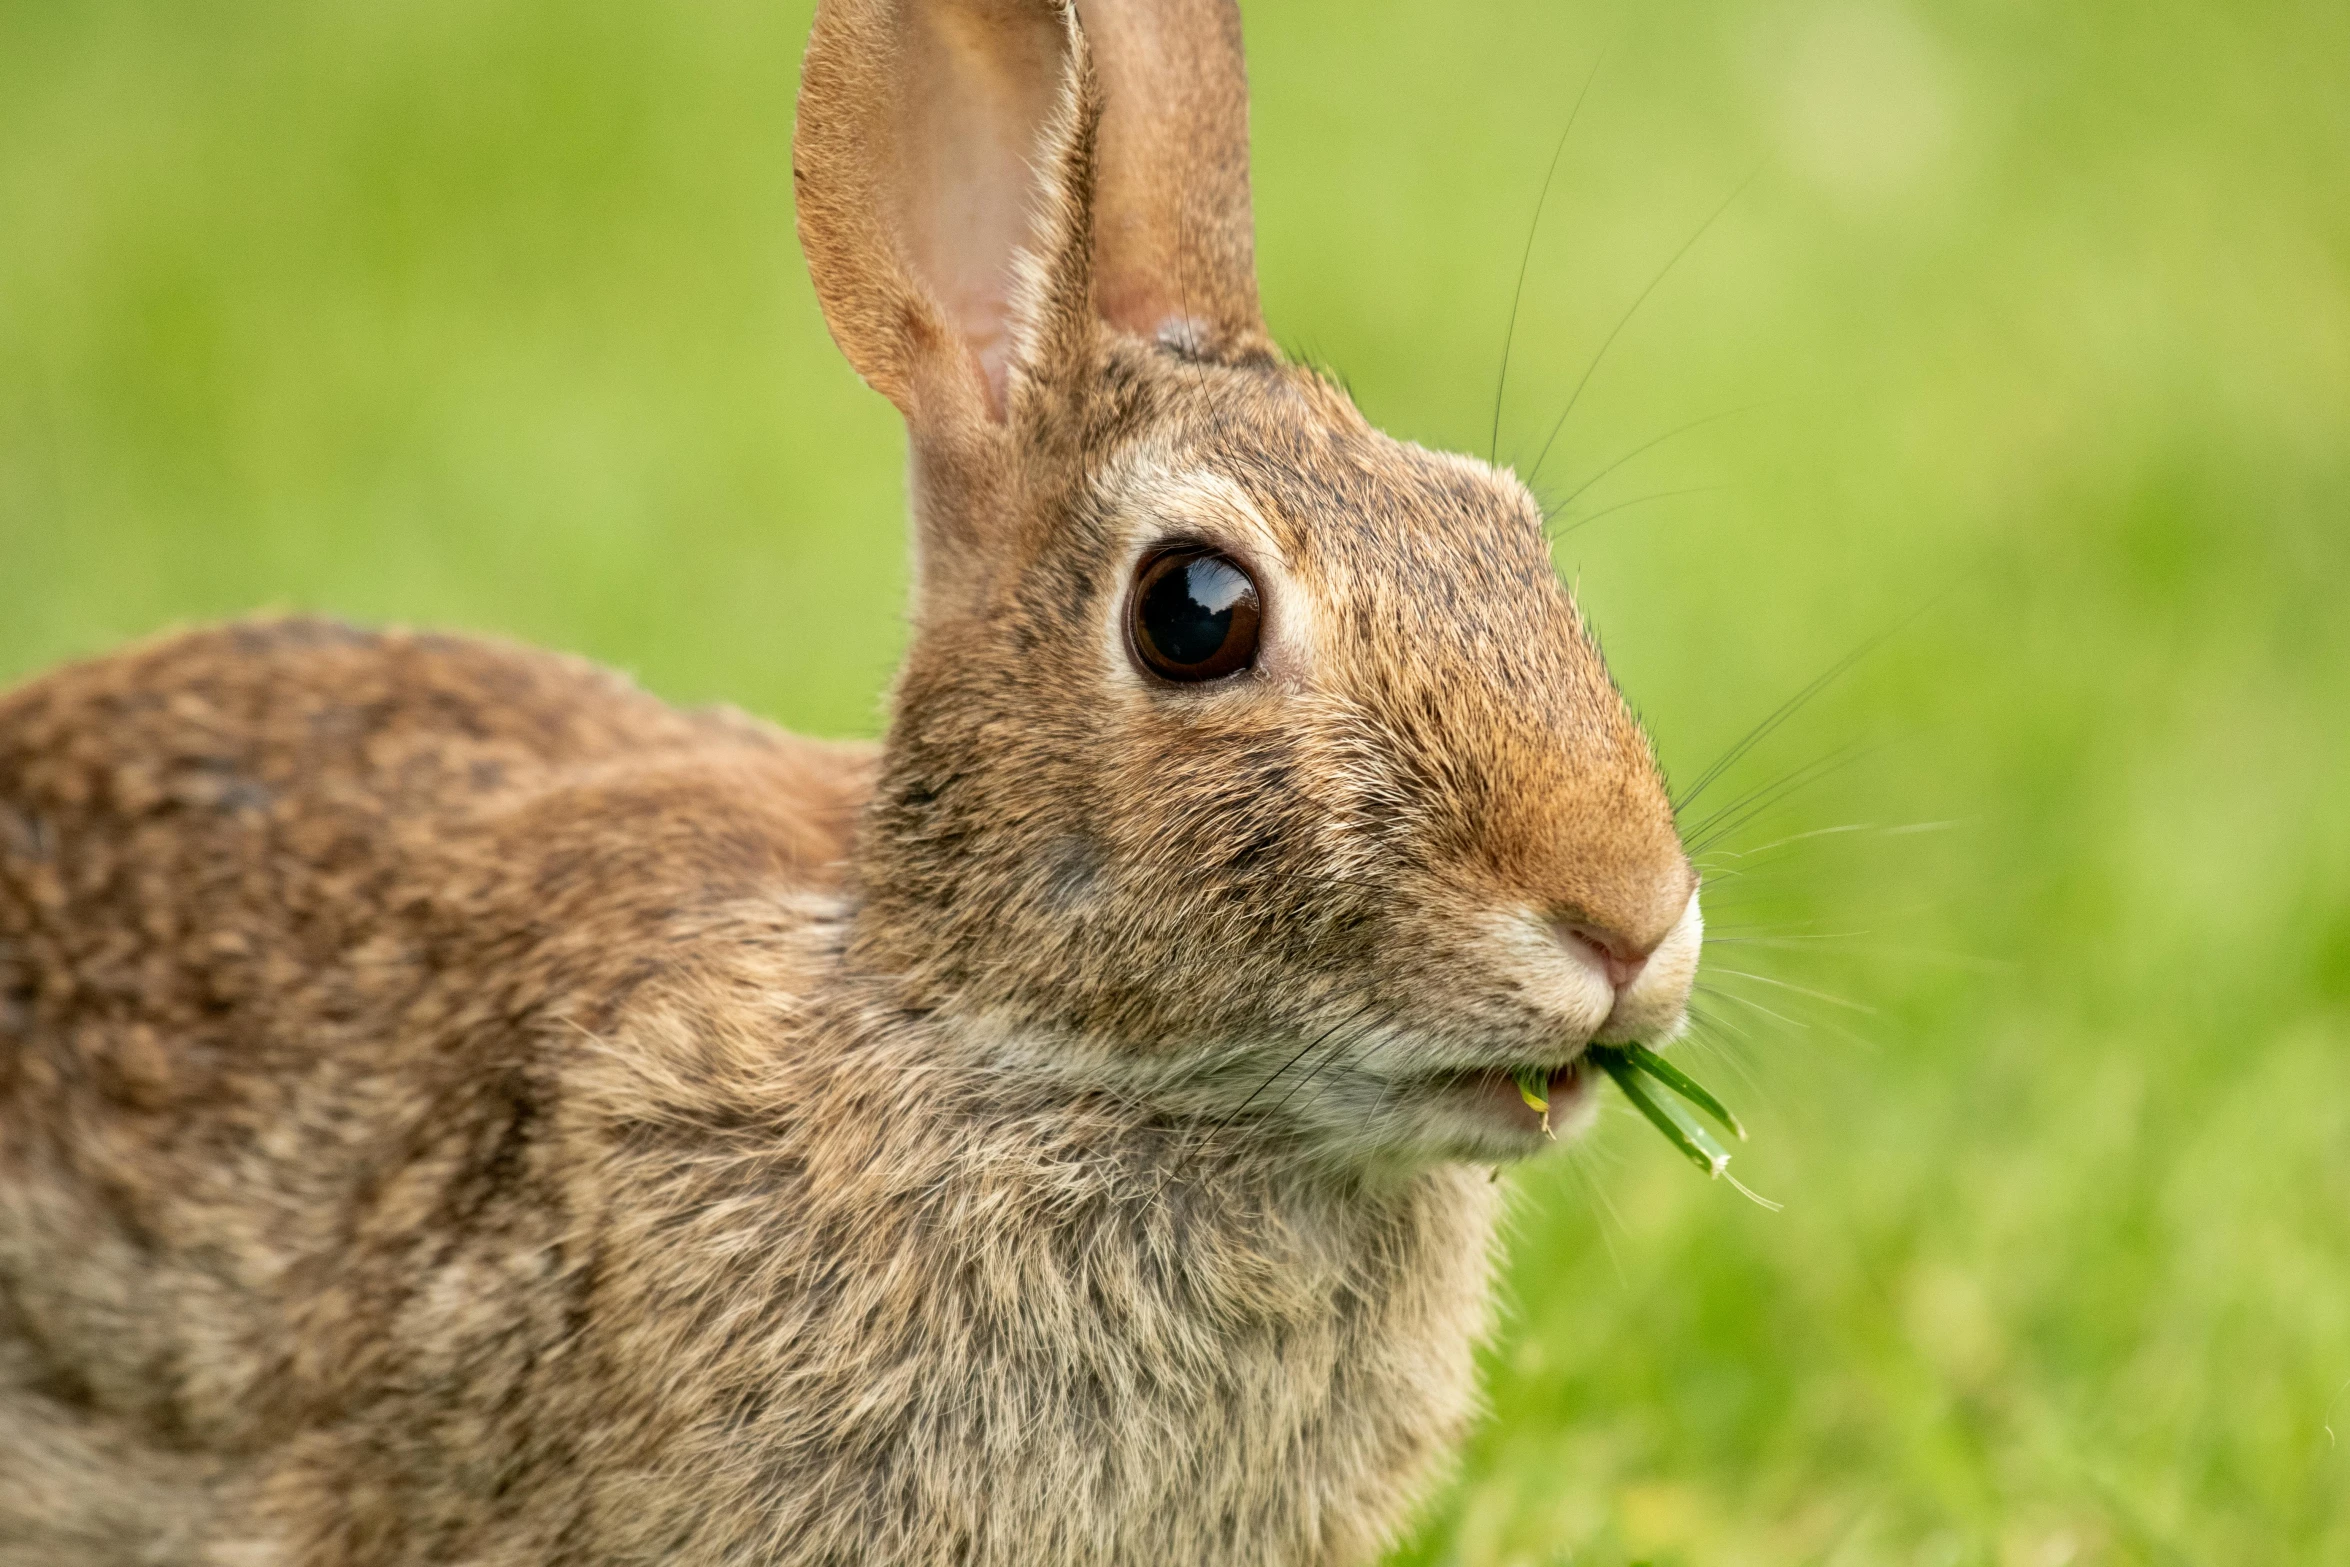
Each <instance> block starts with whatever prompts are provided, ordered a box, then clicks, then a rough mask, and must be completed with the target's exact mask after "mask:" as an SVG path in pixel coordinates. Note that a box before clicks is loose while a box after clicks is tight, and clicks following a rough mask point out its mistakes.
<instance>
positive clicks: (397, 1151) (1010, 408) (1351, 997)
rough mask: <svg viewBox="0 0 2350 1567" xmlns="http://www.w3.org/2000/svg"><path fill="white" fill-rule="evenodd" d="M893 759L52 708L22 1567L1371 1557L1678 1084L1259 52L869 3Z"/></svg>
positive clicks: (31, 1004) (1543, 599) (145, 653)
mask: <svg viewBox="0 0 2350 1567" xmlns="http://www.w3.org/2000/svg"><path fill="white" fill-rule="evenodd" d="M792 156H793V168H792V172H793V182H794V188H795V193H796V199H797V210H798V223H799V230H800V235H801V241H802V247H803V249H804V251H805V253H806V256H807V259H808V263H809V267H810V270H811V274H812V276H813V279H814V282H815V286H816V290H817V294H818V298H819V302H820V304H821V306H822V308H823V311H824V313H825V316H826V319H827V322H828V324H829V325H830V327H831V329H832V332H833V335H834V338H835V340H836V341H837V343H838V344H839V346H840V348H841V349H842V351H843V352H844V353H845V355H846V356H847V358H848V360H849V361H850V363H851V364H852V365H853V367H854V368H855V369H856V370H857V371H858V372H859V373H860V374H861V375H862V376H863V378H864V379H865V380H866V381H867V382H868V383H870V384H871V385H872V386H873V387H874V388H876V389H877V390H879V391H880V392H881V393H882V394H883V395H885V396H886V397H887V398H888V399H889V400H890V401H891V402H892V403H894V404H895V405H896V407H897V408H898V410H899V411H900V412H901V413H902V414H903V416H904V420H905V424H906V428H907V431H908V438H909V451H910V461H909V470H908V471H909V489H910V493H911V510H912V513H913V518H914V529H913V533H914V552H915V558H916V564H915V573H914V582H913V588H912V594H913V612H912V620H913V634H912V639H911V646H910V650H909V652H908V654H907V656H906V660H905V663H904V667H903V669H902V671H901V673H900V675H899V676H898V679H897V681H896V683H895V686H894V688H893V692H892V695H891V699H890V718H889V722H888V726H887V733H886V738H885V739H884V740H883V741H882V743H881V744H880V745H878V746H865V745H849V744H828V743H822V742H818V741H812V740H806V739H800V738H796V737H793V736H791V735H788V734H785V733H783V732H781V731H779V730H777V729H775V728H772V727H770V726H768V725H766V724H764V723H762V722H759V721H756V720H753V719H751V718H748V717H745V716H742V715H740V714H738V713H735V712H732V711H726V710H712V711H695V712H687V711H680V710H677V709H674V708H672V707H670V706H667V705H665V704H664V703H662V702H660V701H658V700H656V699H655V698H653V697H651V696H649V695H646V694H644V693H642V692H640V691H639V690H637V689H635V688H634V687H633V686H631V685H630V684H629V683H628V682H626V681H625V680H624V679H622V678H621V677H619V676H617V675H614V674H610V673H606V672H603V671H601V670H599V669H597V668H594V667H592V666H590V665H588V664H586V663H583V662H579V661H576V660H573V659H570V658H567V657H558V656H555V655H551V654H547V653H542V652H536V651H531V650H527V649H524V648H520V647H515V646H508V645H503V644H500V643H496V642H492V641H486V640H473V639H466V638H461V637H454V636H445V635H437V634H429V633H422V632H412V631H403V630H397V629H388V630H365V629H355V628H352V627H349V626H345V625H341V624H338V623H333V622H328V621H323V620H313V619H301V618H293V619H273V620H260V621H252V622H247V623H240V624H231V625H226V626H221V627H215V628H210V629H200V630H196V631H192V632H186V633H182V634H178V635H175V636H172V637H169V638H166V639H163V640H158V641H155V642H152V643H148V644H145V645H140V646H134V647H131V648H129V649H126V650H123V651H119V652H116V653H114V654H113V655H111V656H107V657H103V658H99V659H97V660H95V661H93V662H88V663H84V664H80V665H76V666H71V667H67V668H63V669H60V670H57V671H54V672H52V673H50V674H48V675H46V676H44V677H41V678H37V679H34V680H32V681H31V682H29V683H27V684H25V685H22V686H20V687H18V688H16V689H15V690H14V691H12V692H10V693H9V694H7V695H6V696H5V697H0V1564H6V1567H31V1564H36V1563H37V1564H40V1567H97V1564H106V1567H116V1564H134V1563H135V1564H148V1567H167V1564H168V1567H177V1564H183V1563H185V1564H201V1567H421V1564H425V1563H456V1564H465V1567H525V1564H528V1567H569V1564H596V1567H604V1564H613V1567H618V1564H653V1563H661V1564H668V1567H716V1564H750V1563H758V1564H774V1567H818V1564H832V1567H845V1564H852V1563H855V1564H883V1567H948V1564H955V1567H1009V1564H1021V1567H1076V1564H1081V1563H1082V1564H1088V1567H1099V1564H1151V1567H1206V1564H1210V1563H1216V1564H1252V1567H1254V1564H1272V1567H1308V1564H1311V1567H1337V1564H1347V1563H1362V1562H1366V1561H1369V1560H1371V1559H1372V1558H1373V1557H1374V1556H1375V1555H1376V1553H1377V1552H1378V1551H1379V1550H1380V1549H1381V1548H1382V1547H1383V1546H1384V1545H1385V1544H1387V1543H1389V1542H1391V1541H1392V1540H1393V1539H1394V1538H1395V1537H1396V1535H1397V1532H1398V1531H1399V1529H1401V1528H1402V1527H1403V1526H1405V1525H1406V1524H1407V1523H1408V1522H1409V1518H1410V1514H1411V1509H1412V1507H1413V1505H1414V1502H1415V1499H1416V1498H1418V1497H1420V1496H1422V1495H1423V1494H1425V1491H1426V1488H1427V1487H1428V1485H1429V1484H1430V1483H1432V1481H1433V1480H1434V1479H1435V1478H1437V1477H1438V1476H1440V1475H1441V1473H1442V1472H1443V1467H1444V1464H1445V1462H1446V1460H1447V1455H1448V1453H1449V1452H1450V1450H1451V1449H1452V1447H1453V1446H1454V1445H1455V1444H1456V1442H1457V1440H1458V1438H1459V1437H1460V1436H1461V1434H1462V1432H1463V1429H1464V1426H1465V1424H1466V1422H1467V1421H1469V1420H1470V1419H1471V1418H1472V1416H1473V1414H1474V1411H1475V1407H1476V1400H1475V1387H1474V1378H1473V1367H1472V1354H1473V1350H1474V1348H1475V1346H1476V1344H1477V1342H1478V1341H1479V1339H1480V1336H1481V1335H1482V1334H1483V1333H1484V1332H1485V1331H1486V1329H1487V1326H1488V1323H1489V1317H1490V1304H1489V1295H1490V1276H1489V1275H1490V1268H1491V1261H1492V1253H1493V1250H1494V1241H1495V1231H1496V1223H1497V1218H1498V1214H1499V1208H1500V1204H1501V1202H1502V1200H1503V1191H1504V1189H1503V1188H1500V1187H1497V1186H1496V1185H1495V1184H1494V1183H1493V1180H1492V1174H1493V1171H1494V1169H1495V1168H1497V1167H1498V1166H1500V1165H1502V1164H1504V1163H1507V1162H1510V1161H1514V1160H1518V1159H1522V1158H1525V1157H1528V1156H1531V1155H1533V1154H1536V1153H1538V1152H1540V1151H1541V1150H1542V1149H1543V1148H1544V1147H1545V1146H1547V1145H1546V1143H1545V1141H1544V1128H1543V1127H1542V1125H1541V1124H1540V1122H1539V1121H1538V1118H1537V1117H1536V1116H1535V1114H1534V1113H1533V1112H1532V1111H1531V1110H1530V1109H1528V1108H1527V1107H1526V1106H1525V1105H1524V1104H1523V1103H1521V1102H1520V1099H1519V1096H1518V1093H1517V1091H1516V1090H1515V1089H1514V1088H1513V1086H1512V1075H1513V1073H1516V1072H1520V1071H1539V1072H1542V1073H1545V1074H1547V1075H1548V1078H1549V1086H1550V1090H1551V1095H1552V1099H1553V1103H1554V1109H1555V1111H1556V1112H1557V1114H1558V1116H1559V1118H1560V1119H1561V1120H1562V1121H1564V1120H1566V1119H1568V1118H1569V1117H1568V1112H1569V1110H1570V1108H1571V1107H1574V1106H1581V1107H1583V1108H1582V1111H1581V1113H1582V1114H1583V1115H1584V1116H1585V1117H1586V1118H1587V1117H1588V1114H1589V1109H1588V1106H1589V1101H1590V1097H1591V1087H1592V1082H1593V1080H1594V1079H1595V1078H1596V1076H1597V1074H1596V1073H1594V1072H1590V1071H1587V1070H1586V1068H1585V1066H1584V1062H1583V1057H1584V1052H1585V1051H1586V1049H1587V1047H1588V1046H1589V1045H1590V1044H1591V1043H1592V1042H1593V1041H1629V1040H1640V1041H1646V1042H1648V1043H1651V1044H1660V1045H1661V1044H1662V1043H1663V1042H1665V1041H1666V1040H1668V1039H1670V1038H1671V1037H1673V1036H1674V1034H1675V1033H1676V1032H1677V1031H1678V1030H1679V1028H1680V1027H1681V1022H1682V1018H1683V1012H1684V1006H1685V1003H1686V999H1687V996H1688V993H1689V988H1690V984H1691V979H1692V975H1693V972H1694V970H1695V967H1696V963H1697V959H1698V952H1699V946H1700V933H1701V931H1702V917H1701V914H1700V910H1699V898H1698V891H1697V884H1696V877H1695V874H1694V872H1693V871H1692V868H1691V865H1690V862H1689V858H1688V856H1687V855H1686V853H1685V852H1684V850H1683V847H1682V844H1681V842H1680V839H1679V837H1678V836H1677V833H1676V829H1675V826H1674V819H1673V813H1672V808H1671V805H1670V802H1669V799H1668V796H1667V793H1666V790H1665V787H1664V783H1663V780H1662V775H1661V772H1660V769H1659V766H1658V763H1657V760H1656V758H1655V755H1654V752H1653V749H1652V747H1651V744H1650V742H1649V740H1648V738H1647V737H1646V735H1645V733H1644V731H1643V730H1642V729H1641V727H1640V726H1639V724H1638V723H1637V722H1636V720H1635V719H1634V717H1633V715H1632V713H1631V711H1630V709H1629V707H1628V706H1627V704H1626V703H1625V701H1624V699H1623V698H1622V697H1621V696H1620V695H1619V693H1618V691H1617V688H1616V687H1615V685H1614V684H1613V683H1612V681H1611V679H1610V676H1609V674H1608V672H1607V669H1606V667H1605V665H1604V663H1603V662H1602V660H1601V657H1600V654H1599V651H1598V649H1597V647H1596V644H1595V642H1594V640H1593V638H1592V636H1591V635H1590V633H1589V631H1588V629H1587V627H1586V626H1585V624H1584V622H1583V620H1582V619H1581V616H1580V613H1579V611H1578V610H1577V608H1576V606H1575V604H1574V603H1573V602H1572V600H1571V598H1570V595H1569V594H1568V592H1567V591H1566V589H1565V588H1564V587H1563V586H1562V584H1561V582H1560V580H1559V578H1558V575H1557V574H1556V572H1555V571H1554V569H1553V566H1552V562H1551V560H1550V557H1549V552H1548V547H1547V544H1546V541H1545V537H1544V533H1543V521H1542V517H1541V513H1540V511H1539V509H1538V507H1537V505H1536V503H1535V501H1534V500H1533V499H1532V497H1531V496H1530V495H1529V493H1528V492H1527V490H1526V489H1525V487H1524V486H1523V485H1522V484H1521V483H1520V482H1519V481H1518V480H1517V479H1516V478H1515V477H1513V476H1512V475H1511V474H1509V473H1508V472H1506V471H1502V470H1500V469H1497V468H1494V467H1491V466H1488V465H1487V464H1484V463H1481V462H1477V461H1474V460H1471V459H1468V458H1464V457H1458V456H1450V455H1445V454H1441V453H1437V452H1433V451H1429V450H1426V449H1423V448H1421V447H1418V446H1415V445H1411V444H1409V443H1405V442H1401V441H1397V440H1394V439H1391V438H1389V437H1387V436H1384V435H1382V434H1380V433H1379V432H1377V431H1376V430H1374V429H1372V428H1371V427H1370V426H1369V425H1368V424H1367V423H1366V422H1365V421H1364V419H1363V418H1362V416H1361V415H1360V414H1359V413H1358V412H1357V411H1356V409H1355V408H1354V406H1353V404H1352V403H1351V401H1350V400H1349V399H1348V397H1347V396H1346V394H1345V393H1344V392H1343V391H1342V390H1340V389H1339V388H1338V387H1337V386H1335V385H1333V384H1332V383H1331V382H1330V381H1329V380H1327V379H1325V378H1324V377H1323V376H1322V375H1321V374H1319V373H1317V372H1315V371H1313V370H1311V369H1309V368H1305V367H1301V366H1299V365H1297V364H1295V363H1292V362H1289V361H1288V360H1286V359H1284V357H1283V356H1282V355H1281V354H1280V353H1279V352H1278V351H1277V350H1276V348H1275V346H1274V344H1273V343H1272V341H1271V339H1270V338H1269V337H1268V335H1267V332H1266V328H1265V326H1264V323H1263V321H1262V319H1261V317H1260V313H1259V309H1258V303H1257V291H1256V283H1255V278H1254V270H1253V268H1254V263H1253V255H1252V250H1253V238H1252V218H1251V214H1250V205H1249V189H1248V157H1247V94H1246V87H1245V81H1244V75H1243V66H1242V55H1241V45H1240V31H1239V18H1238V15H1237V12H1236V10H1235V9H1234V7H1233V5H1232V3H1231V0H1076V3H1075V4H1074V5H1071V4H1068V3H1066V0H824V3H823V4H821V5H820V6H819V7H818V9H817V14H816V18H815V24H814V31H813V37H812V40H811V43H810V46H809V50H808V54H807V59H806V64H805V69H804V72H803V78H802V87H801V94H800V99H799V108H798V120H797V134H796V138H795V142H794V150H793V155H792Z"/></svg>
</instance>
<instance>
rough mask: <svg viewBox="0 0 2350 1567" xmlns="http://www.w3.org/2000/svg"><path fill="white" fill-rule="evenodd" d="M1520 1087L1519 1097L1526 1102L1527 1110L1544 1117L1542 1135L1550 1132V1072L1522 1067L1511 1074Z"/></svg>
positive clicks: (1511, 1077)
mask: <svg viewBox="0 0 2350 1567" xmlns="http://www.w3.org/2000/svg"><path fill="white" fill-rule="evenodd" d="M1510 1079H1511V1081H1513V1082H1515V1083H1516V1084H1517V1085H1518V1097H1519V1098H1520V1099H1523V1100H1525V1101H1526V1108H1527V1109H1529V1110H1531V1111H1533V1112H1534V1113H1535V1114H1536V1115H1538V1116H1540V1117H1542V1135H1543V1136H1545V1137H1548V1136H1550V1135H1551V1131H1550V1072H1549V1070H1548V1069H1547V1068H1545V1067H1539V1066H1522V1067H1519V1068H1518V1069H1517V1070H1516V1071H1514V1072H1512V1073H1511V1074H1510Z"/></svg>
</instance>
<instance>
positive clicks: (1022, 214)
mask: <svg viewBox="0 0 2350 1567" xmlns="http://www.w3.org/2000/svg"><path fill="white" fill-rule="evenodd" d="M1077 47H1078V43H1077V39H1076V35H1075V33H1074V31H1073V28H1072V24H1071V22H1070V20H1069V18H1068V17H1067V16H1066V15H1064V14H1063V12H1062V11H1061V9H1060V8H1058V7H1056V6H1054V5H1052V4H1050V3H1048V0H894V3H893V0H824V3H823V4H822V5H820V6H819V7H818V9H817V15H816V26H815V31H814V34H813V36H812V37H811V39H810V41H809V46H808V58H807V63H806V66H805V67H804V69H803V71H802V74H801V89H800V108H799V121H798V133H797V139H796V142H795V145H794V148H793V176H794V183H795V186H796V188H797V194H798V199H799V221H800V237H801V243H802V245H803V246H804V248H805V249H806V251H807V253H808V270H809V273H810V276H811V277H812V278H813V280H814V282H815V284H816V292H817V295H818V297H819V299H820V300H821V301H822V303H823V306H824V314H825V319H826V321H827V322H828V323H829V324H830V326H831V327H832V332H833V336H834V338H835V339H836V340H838V342H839V343H840V345H841V349H842V351H843V352H844V353H846V354H847V355H848V358H849V361H850V363H851V364H853V365H855V366H856V368H857V371H858V373H859V374H860V375H862V376H864V377H865V379H866V380H867V381H869V382H871V383H872V384H873V386H874V387H875V388H876V389H878V390H879V391H881V392H882V393H883V394H884V395H886V396H887V397H888V398H889V399H890V400H891V401H892V402H894V403H896V404H897V405H898V407H899V409H900V410H901V411H902V412H904V413H905V415H906V417H907V418H908V420H910V421H913V422H915V423H917V424H936V423H938V422H940V421H941V420H950V421H951V420H956V419H959V418H961V417H964V416H966V415H968V414H971V413H976V412H981V411H982V410H983V411H984V416H985V417H988V418H992V419H997V420H1000V419H1001V418H1003V416H1004V409H1005V405H1006V385H1007V381H1008V379H1009V376H1010V373H1011V368H1012V364H1013V361H1014V359H1015V358H1016V357H1017V356H1016V353H1015V334H1016V311H1017V309H1018V304H1017V298H1018V295H1019V292H1020V280H1019V275H1018V273H1019V256H1020V253H1021V252H1022V251H1023V250H1028V251H1032V252H1049V251H1051V250H1053V249H1055V248H1057V246H1058V245H1059V244H1060V243H1061V242H1062V241H1063V240H1064V236H1062V235H1060V234H1058V233H1056V232H1055V231H1054V223H1053V219H1054V217H1055V215H1056V214H1057V212H1058V210H1059V209H1058V208H1057V207H1056V205H1055V204H1054V203H1053V202H1052V201H1051V200H1050V199H1049V195H1048V189H1047V186H1046V183H1045V182H1046V179H1047V177H1048V174H1049V172H1050V171H1052V170H1054V169H1055V167H1056V165H1057V164H1059V163H1060V162H1062V161H1063V159H1064V157H1065V155H1066V153H1067V150H1068V149H1067V146H1066V144H1067V143H1068V142H1069V141H1070V139H1071V137H1072V136H1073V135H1074V133H1075V129H1076V125H1077V122H1078V120H1079V118H1080V117H1079V115H1078V113H1077V105H1076V95H1077V92H1078V74H1079V73H1078V71H1077V69H1076V66H1075V61H1076V59H1077V53H1076V51H1077ZM974 394H976V396H974Z"/></svg>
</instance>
